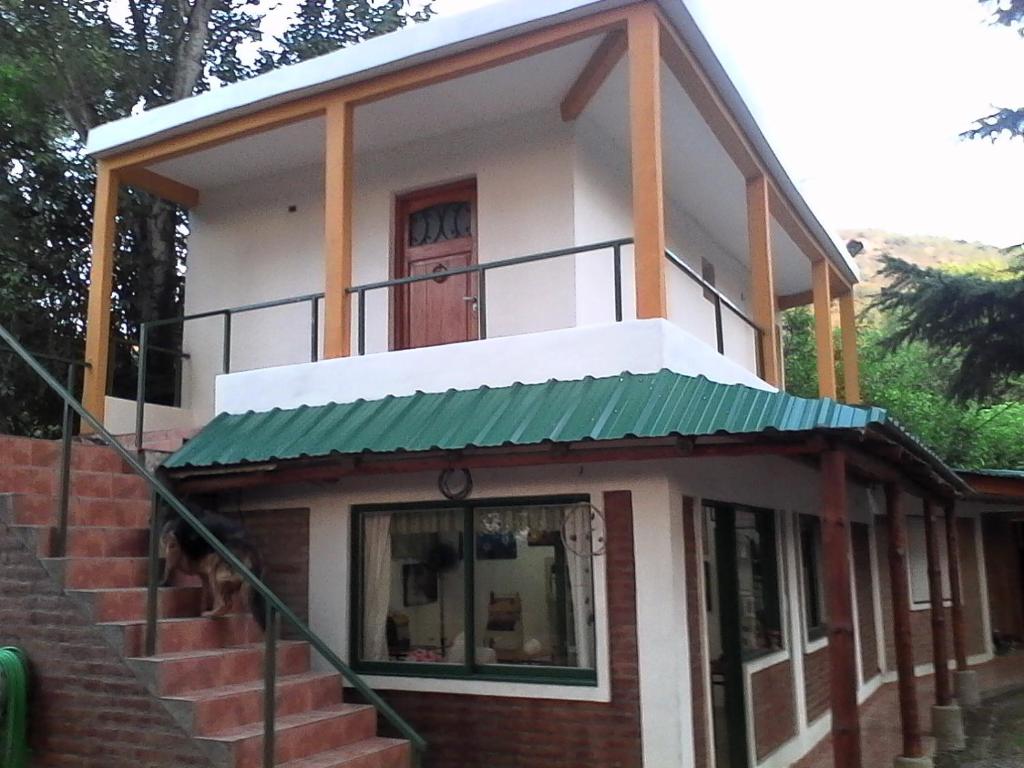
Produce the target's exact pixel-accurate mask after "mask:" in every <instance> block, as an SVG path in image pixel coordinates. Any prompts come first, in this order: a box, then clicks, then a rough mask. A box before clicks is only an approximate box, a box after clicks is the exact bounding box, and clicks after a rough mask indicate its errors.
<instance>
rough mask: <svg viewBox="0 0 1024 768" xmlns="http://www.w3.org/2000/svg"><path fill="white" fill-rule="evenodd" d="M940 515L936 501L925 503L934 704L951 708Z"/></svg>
mask: <svg viewBox="0 0 1024 768" xmlns="http://www.w3.org/2000/svg"><path fill="white" fill-rule="evenodd" d="M937 518H938V515H937V513H936V505H935V502H933V501H931V500H930V499H925V501H924V539H925V549H926V550H927V553H928V595H929V597H930V599H931V603H932V610H931V614H932V661H933V662H934V664H935V704H936V705H937V706H940V707H948V706H949V705H950V703H951V702H952V701H953V692H952V689H951V687H950V682H949V667H948V666H947V663H946V661H947V657H946V609H945V608H944V607H943V605H942V602H943V601H942V568H941V566H940V565H939V537H938V535H936V532H935V524H936V521H937Z"/></svg>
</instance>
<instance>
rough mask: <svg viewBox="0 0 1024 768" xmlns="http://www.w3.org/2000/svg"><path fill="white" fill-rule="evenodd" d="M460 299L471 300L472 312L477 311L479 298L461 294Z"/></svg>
mask: <svg viewBox="0 0 1024 768" xmlns="http://www.w3.org/2000/svg"><path fill="white" fill-rule="evenodd" d="M462 300H463V301H471V302H473V311H474V312H477V311H479V308H480V299H478V298H477V297H476V296H463V297H462Z"/></svg>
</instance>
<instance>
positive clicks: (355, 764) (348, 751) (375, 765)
mask: <svg viewBox="0 0 1024 768" xmlns="http://www.w3.org/2000/svg"><path fill="white" fill-rule="evenodd" d="M411 759H412V747H411V746H410V744H409V742H407V741H402V740H400V739H385V738H381V737H379V736H374V737H373V738H370V739H363V740H362V741H357V742H356V743H355V744H349V745H348V746H347V747H341V748H340V749H331V750H328V751H326V752H320V753H318V754H315V755H312V756H310V757H303V758H299V759H298V760H292V761H290V762H287V763H285V764H284V765H282V766H280V768H409V763H410V760H411Z"/></svg>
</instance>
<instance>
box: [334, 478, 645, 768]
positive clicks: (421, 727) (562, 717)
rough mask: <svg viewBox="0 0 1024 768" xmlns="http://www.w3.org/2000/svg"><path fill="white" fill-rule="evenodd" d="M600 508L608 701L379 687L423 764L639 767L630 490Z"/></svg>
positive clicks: (455, 767) (438, 767)
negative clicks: (419, 744) (420, 741)
mask: <svg viewBox="0 0 1024 768" xmlns="http://www.w3.org/2000/svg"><path fill="white" fill-rule="evenodd" d="M604 511H605V524H606V532H607V550H606V554H605V557H607V574H608V576H607V578H608V610H609V624H610V634H611V637H610V641H611V657H612V663H611V693H612V700H611V702H609V703H597V702H575V701H553V700H543V699H512V698H499V697H493V696H463V695H455V694H444V693H413V692H406V691H401V692H400V691H380V693H381V695H382V696H383V697H384V698H385V699H386V700H387V701H388V702H389V703H390V704H391V705H392V706H394V707H395V709H396V710H397V711H398V712H399V713H401V715H402V716H403V717H404V718H406V719H407V720H408V721H409V722H410V723H411V724H412V725H413V727H415V728H416V729H417V730H418V731H419V732H420V733H421V734H423V736H424V737H425V738H426V739H427V741H429V742H430V752H429V753H428V756H427V759H426V768H442V766H443V768H513V767H515V768H520V767H521V766H524V765H529V766H530V768H578V767H579V766H587V768H639V766H640V765H641V764H642V756H641V755H642V752H641V741H640V687H639V679H638V671H637V640H636V580H635V575H634V563H633V510H632V500H631V496H630V494H629V492H628V491H615V492H611V493H606V494H605V496H604ZM600 661H601V662H602V663H603V660H600ZM350 698H352V697H350ZM384 730H386V729H384Z"/></svg>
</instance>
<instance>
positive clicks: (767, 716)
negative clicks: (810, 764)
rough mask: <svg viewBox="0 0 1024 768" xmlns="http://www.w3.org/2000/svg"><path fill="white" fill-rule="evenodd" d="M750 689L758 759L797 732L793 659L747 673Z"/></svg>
mask: <svg viewBox="0 0 1024 768" xmlns="http://www.w3.org/2000/svg"><path fill="white" fill-rule="evenodd" d="M826 670H827V666H826ZM750 692H751V696H752V698H753V708H754V751H755V754H756V755H757V761H758V762H760V761H761V760H763V759H764V758H765V757H767V756H768V755H769V754H771V753H772V752H774V751H775V750H776V749H778V748H779V747H781V746H782V745H783V744H785V743H786V742H787V741H788V740H789V739H791V738H793V737H794V736H796V706H795V700H794V696H793V665H792V663H791V662H790V661H788V660H787V661H783V662H780V663H778V664H773V665H772V666H770V667H768V668H767V669H762V670H761V671H760V672H755V673H754V674H753V675H751V677H750Z"/></svg>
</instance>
